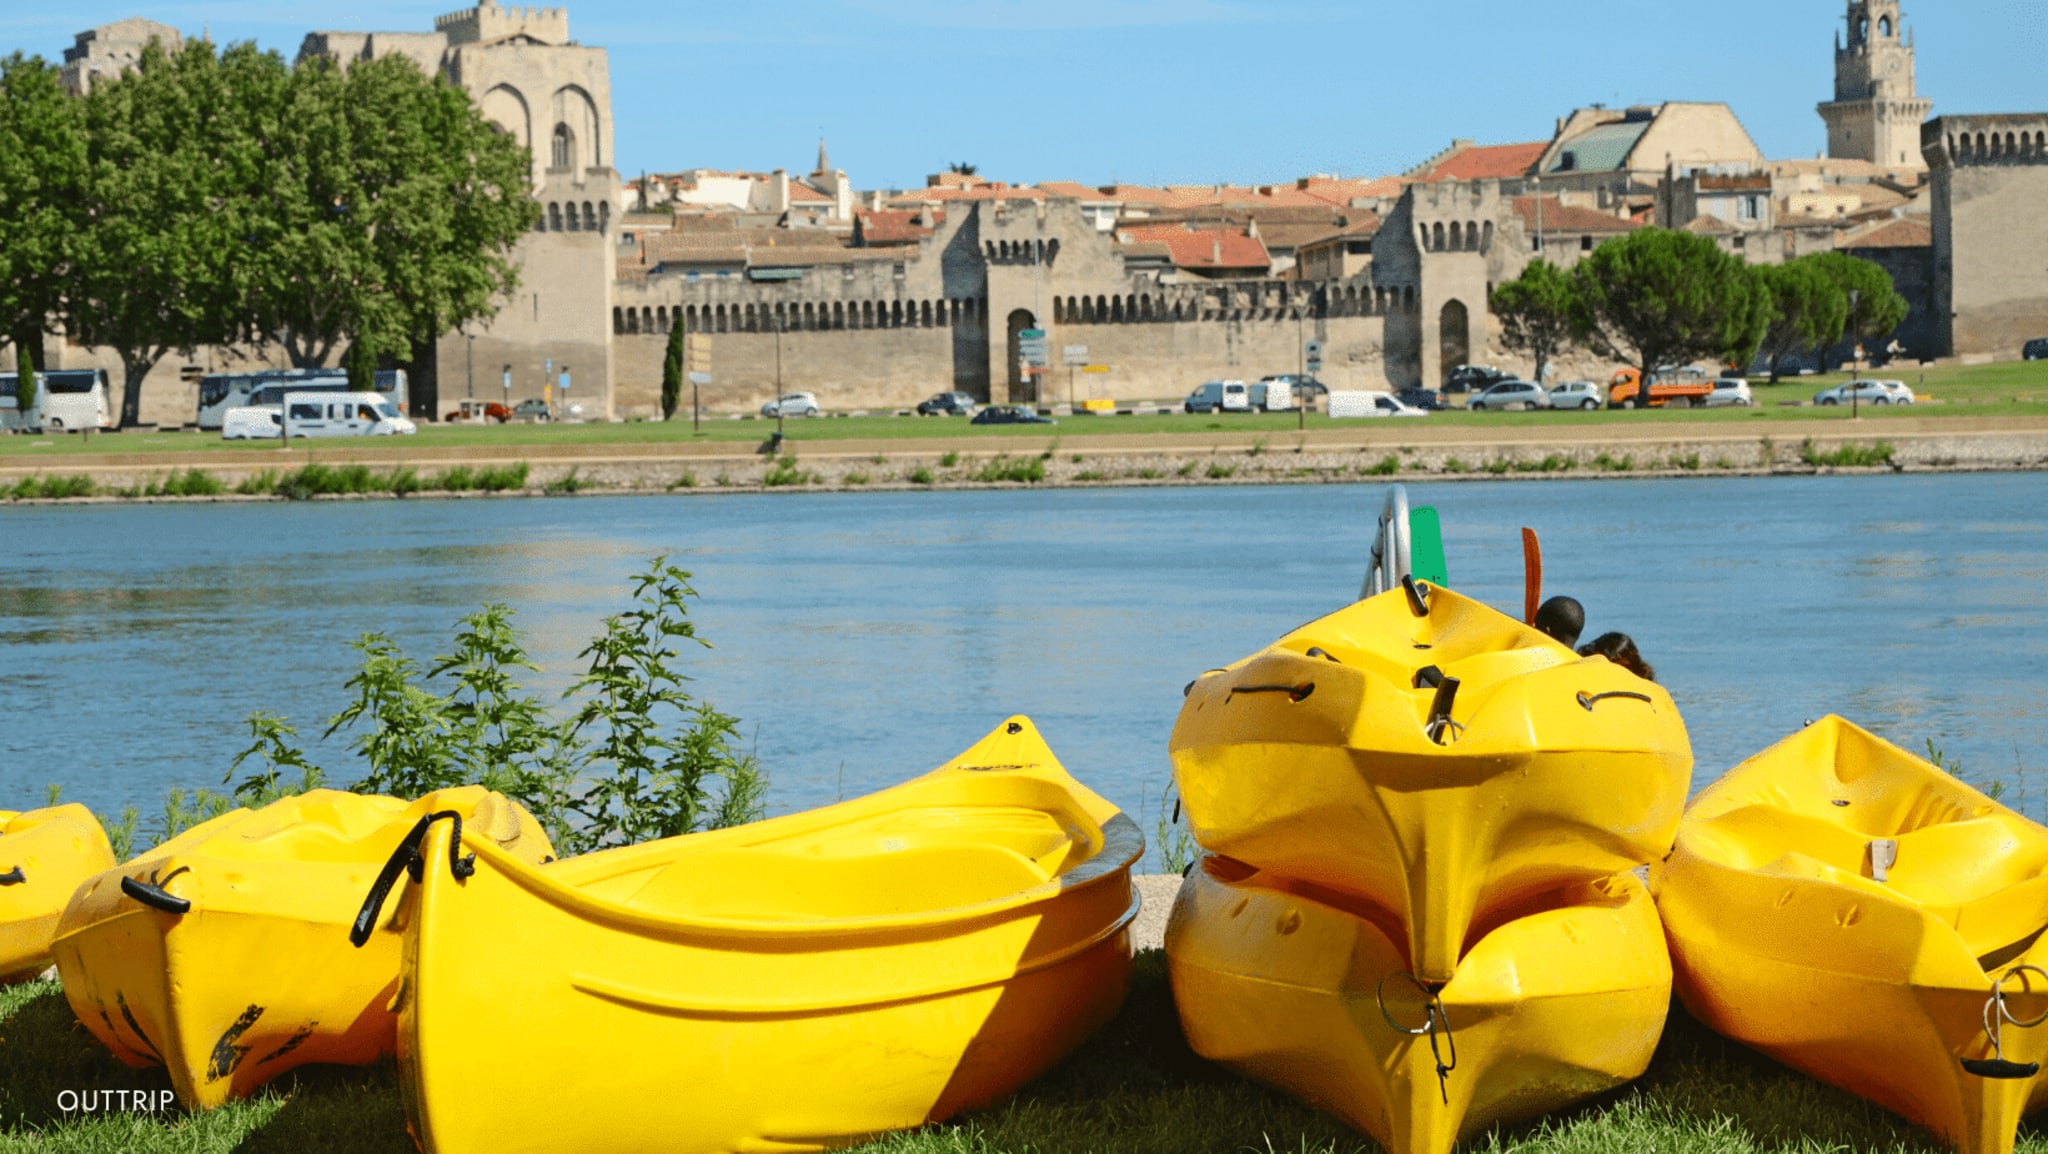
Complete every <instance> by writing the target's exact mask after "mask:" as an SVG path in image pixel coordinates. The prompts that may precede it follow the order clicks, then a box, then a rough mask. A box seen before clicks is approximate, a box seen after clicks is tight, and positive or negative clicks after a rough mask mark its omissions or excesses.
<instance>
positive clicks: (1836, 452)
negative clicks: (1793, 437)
mask: <svg viewBox="0 0 2048 1154" xmlns="http://www.w3.org/2000/svg"><path fill="white" fill-rule="evenodd" d="M1892 453H1893V449H1892V446H1891V442H1889V441H1879V442H1878V443H1877V444H1875V445H1838V446H1836V447H1835V448H1832V449H1817V448H1815V447H1814V444H1813V438H1811V437H1809V438H1807V439H1806V440H1805V441H1802V442H1801V443H1800V445H1799V459H1800V460H1801V461H1803V462H1805V463H1806V464H1808V465H1812V466H1814V467H1816V468H1821V467H1829V468H1870V467H1872V466H1876V465H1889V464H1891V463H1892Z"/></svg>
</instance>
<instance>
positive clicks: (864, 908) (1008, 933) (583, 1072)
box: [397, 719, 1143, 1154]
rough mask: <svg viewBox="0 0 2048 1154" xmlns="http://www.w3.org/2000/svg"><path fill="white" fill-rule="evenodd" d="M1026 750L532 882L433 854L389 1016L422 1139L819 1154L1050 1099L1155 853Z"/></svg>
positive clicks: (1118, 993)
mask: <svg viewBox="0 0 2048 1154" xmlns="http://www.w3.org/2000/svg"><path fill="white" fill-rule="evenodd" d="M1027 725H1028V723H1026V722H1024V721H1023V720H1022V719H1013V720H1012V721H1011V722H1010V723H1009V726H1010V727H1013V728H1017V729H1018V732H1016V733H1009V734H1006V733H1004V732H1003V731H1000V730H999V731H998V733H997V735H994V736H993V737H992V738H991V739H990V740H987V741H984V742H983V743H981V744H980V745H977V746H976V747H975V748H974V749H971V750H969V751H968V753H967V754H964V755H963V756H962V758H961V759H960V760H959V761H957V762H956V763H954V764H953V765H950V766H948V767H946V768H944V769H941V770H939V771H937V772H935V773H933V774H931V775H927V776H926V777H924V778H920V779H918V780H917V781H913V782H911V783H908V784H906V785H904V786H899V787H897V788H895V789H892V790H887V791H884V792H883V793H881V794H877V795H874V796H872V797H869V798H862V799H857V800H855V801H850V802H845V803H842V804H840V805H837V806H832V807H827V808H825V809H821V810H815V811H811V812H809V813H802V814H793V815H790V816H789V817H786V818H777V819H773V820H771V821H766V822H760V823H756V824H754V825H751V826H743V827H738V828H736V829H729V830H720V831H714V832H711V833H702V834H691V835H687V836H684V837H679V838H671V839H666V840H665V841H661V842H654V843H649V844H646V845H640V846H630V847H625V848H623V849H620V850H610V851H601V852H599V853H595V854H590V855H585V856H584V857H581V858H576V859H572V860H570V861H565V862H562V863H558V864H557V865H556V866H551V867H549V868H548V869H545V870H535V869H531V868H527V867H525V866H523V865H522V864H521V863H518V862H516V861H514V860H512V859H510V858H508V857H507V856H506V855H503V854H500V853H496V852H494V851H493V850H492V849H491V848H490V847H489V846H485V845H479V844H477V843H475V842H474V841H473V840H471V839H469V838H468V837H467V836H465V838H464V842H463V845H464V849H465V851H466V852H474V853H475V854H476V868H475V872H474V874H473V875H471V876H469V877H467V878H463V879H457V878H455V877H454V876H452V873H451V871H449V870H448V869H447V868H446V867H445V865H443V864H442V863H444V862H445V859H446V854H447V848H448V846H449V844H450V842H451V840H452V836H453V835H452V832H451V831H449V830H447V829H446V828H445V827H441V826H437V827H435V829H434V830H433V831H432V832H431V833H430V834H429V836H428V840H427V842H426V845H425V851H424V860H425V861H426V862H427V863H428V864H427V867H426V870H425V876H424V878H423V880H422V881H421V882H420V884H419V885H417V886H415V887H409V889H408V894H409V896H408V898H407V899H406V901H407V905H408V909H409V910H410V913H409V914H408V917H409V918H410V919H411V920H410V928H409V931H408V934H407V937H406V954H405V961H404V966H403V976H402V984H401V990H400V992H399V995H398V999H397V1001H398V1007H399V1011H398V1012H399V1039H400V1042H399V1064H400V1081H401V1086H402V1088H403V1094H404V1096H405V1100H406V1109H407V1114H408V1117H409V1119H410V1120H411V1125H412V1128H413V1133H414V1136H415V1138H416V1139H417V1140H418V1141H419V1142H420V1144H421V1146H422V1148H423V1149H425V1150H428V1151H431V1152H435V1154H466V1152H472V1151H474V1152H478V1154H483V1152H489V1154H518V1152H521V1151H535V1152H539V1151H549V1152H564V1151H580V1150H589V1151H611V1152H620V1154H630V1152H634V1151H657V1150H659V1151H673V1152H680V1154H689V1152H692V1151H703V1152H710V1151H725V1150H738V1151H769V1150H773V1151H787V1150H818V1149H827V1148H831V1147H836V1146H843V1145H849V1144H852V1143H854V1142H857V1141H860V1140H861V1139H863V1138H865V1137H868V1136H870V1135H873V1134H876V1133H879V1132H883V1131H888V1130H894V1129H901V1128H906V1127H912V1126H917V1125H920V1124H922V1123H925V1122H928V1121H934V1120H937V1119H941V1118H944V1117H947V1116H949V1115H951V1114H953V1113H956V1112H958V1111H960V1110H964V1109H968V1108H971V1107H976V1106H982V1105H986V1104H988V1103H990V1102H993V1101H995V1100H997V1099H999V1098H1001V1097H1002V1096H1004V1095H1005V1094H1008V1093H1010V1092H1011V1091H1013V1090H1015V1089H1016V1088H1017V1087H1018V1086H1020V1085H1022V1084H1023V1083H1024V1082H1026V1081H1028V1080H1030V1079H1031V1078H1033V1077H1035V1076H1037V1075H1038V1074H1039V1073H1042V1072H1043V1071H1044V1070H1046V1069H1047V1068H1048V1067H1050V1066H1051V1065H1052V1064H1053V1063H1055V1062H1057V1061H1058V1060H1059V1059H1060V1058H1061V1057H1063V1056H1065V1055H1066V1054H1067V1053H1068V1052H1069V1051H1071V1050H1072V1049H1073V1048H1074V1047H1075V1046H1078V1045H1079V1044H1080V1043H1081V1042H1082V1041H1083V1040H1084V1039H1085V1038H1086V1037H1087V1036H1088V1035H1089V1034H1090V1033H1092V1032H1093V1031H1094V1030H1095V1029H1096V1028H1098V1027H1099V1026H1100V1025H1102V1024H1103V1023H1104V1022H1106V1021H1107V1020H1108V1019H1109V1018H1110V1017H1111V1016H1113V1015H1114V1014H1115V1012H1116V1010H1117V1008H1118V1006H1119V1005H1120V1004H1121V1002H1122V999H1123V996H1124V992H1125V988H1126V986H1127V984H1128V980H1129V974H1130V964H1131V947H1130V939H1129V930H1128V926H1129V922H1130V920H1131V918H1132V917H1133V916H1134V915H1135V913H1136V909H1137V904H1136V898H1135V894H1134V891H1133V890H1132V887H1131V885H1130V879H1129V866H1130V863H1131V862H1132V861H1133V860H1135V858H1136V857H1137V856H1138V854H1139V853H1141V852H1142V850H1143V837H1142V836H1141V835H1140V834H1139V833H1138V832H1137V828H1136V826H1135V825H1134V824H1133V823H1131V822H1130V820H1129V819H1128V818H1125V817H1123V816H1122V815H1121V814H1117V813H1116V812H1115V811H1114V809H1113V808H1111V807H1109V806H1108V804H1107V803H1106V802H1102V801H1101V799H1099V798H1096V797H1094V795H1092V794H1088V793H1087V791H1085V790H1083V789H1082V788H1081V787H1080V786H1079V785H1078V784H1075V783H1073V782H1072V780H1071V779H1070V778H1066V776H1065V774H1064V772H1063V771H1060V770H1059V769H1058V766H1057V764H1056V763H1054V762H1052V761H1051V757H1050V753H1049V752H1047V751H1044V749H1043V746H1042V743H1039V742H1038V741H1037V738H1036V734H1035V733H1034V732H1031V731H1029V730H1028V729H1024V728H1022V727H1024V726H1027ZM973 766H979V767H981V768H967V767H973ZM1062 843H1065V844H1062ZM991 877H993V878H994V880H993V881H988V880H986V879H989V878H991ZM748 878H752V879H754V882H753V883H752V884H750V883H749V882H748V881H747V880H746V879H748ZM1033 878H1036V879H1037V880H1036V881H1035V882H1032V881H1031V879H1033ZM728 880H730V881H732V886H731V887H730V888H732V889H737V890H738V891H740V892H737V893H732V892H719V891H720V889H721V888H722V887H723V883H724V882H725V881H728ZM1020 881H1023V882H1028V883H1030V884H1025V885H1023V886H1022V888H1021V889H1014V890H1013V889H1012V888H1011V887H1013V886H1015V885H1017V884H1018V882H1020ZM920 893H923V894H925V895H926V899H927V900H924V901H920V900H918V898H919V894H920ZM977 899H979V900H977ZM510 1007H516V1008H517V1009H516V1012H514V1011H510V1010H509V1009H508V1008H510Z"/></svg>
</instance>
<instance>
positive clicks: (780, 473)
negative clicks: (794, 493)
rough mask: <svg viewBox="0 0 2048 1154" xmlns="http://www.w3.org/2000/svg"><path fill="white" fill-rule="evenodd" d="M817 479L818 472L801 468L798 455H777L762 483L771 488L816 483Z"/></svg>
mask: <svg viewBox="0 0 2048 1154" xmlns="http://www.w3.org/2000/svg"><path fill="white" fill-rule="evenodd" d="M817 480H818V475H817V474H816V473H813V472H811V471H809V470H808V469H803V468H799V467H798V466H797V463H796V457H795V456H793V455H791V456H782V457H777V458H776V459H775V463H774V464H773V465H770V466H769V467H768V473H767V475H766V476H764V477H762V478H761V484H763V485H765V486H767V487H768V488H770V489H779V488H783V487H785V486H789V485H812V484H816V483H817Z"/></svg>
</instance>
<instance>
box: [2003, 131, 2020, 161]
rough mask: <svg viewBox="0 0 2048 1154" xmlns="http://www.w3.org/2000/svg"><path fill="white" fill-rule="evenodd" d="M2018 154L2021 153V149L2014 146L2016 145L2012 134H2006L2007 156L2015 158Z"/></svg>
mask: <svg viewBox="0 0 2048 1154" xmlns="http://www.w3.org/2000/svg"><path fill="white" fill-rule="evenodd" d="M2018 152H2019V148H2018V147H2017V146H2016V145H2014V144H2013V140H2012V133H2010V132H2008V133H2006V134H2005V154H2006V155H2007V156H2014V155H2017V154H2018Z"/></svg>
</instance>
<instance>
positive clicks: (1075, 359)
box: [1060, 345, 1088, 368]
mask: <svg viewBox="0 0 2048 1154" xmlns="http://www.w3.org/2000/svg"><path fill="white" fill-rule="evenodd" d="M1060 353H1061V354H1062V359H1063V360H1065V362H1066V364H1067V366H1068V367H1069V368H1079V367H1081V366H1082V365H1085V364H1087V363H1088V346H1087V345H1067V346H1066V347H1064V348H1062V349H1061V350H1060Z"/></svg>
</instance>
